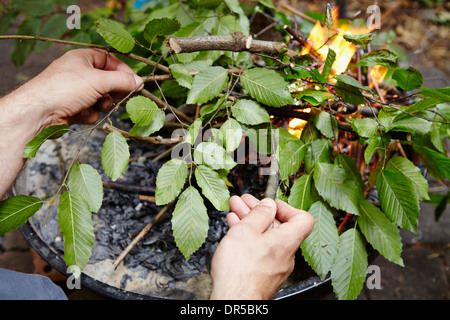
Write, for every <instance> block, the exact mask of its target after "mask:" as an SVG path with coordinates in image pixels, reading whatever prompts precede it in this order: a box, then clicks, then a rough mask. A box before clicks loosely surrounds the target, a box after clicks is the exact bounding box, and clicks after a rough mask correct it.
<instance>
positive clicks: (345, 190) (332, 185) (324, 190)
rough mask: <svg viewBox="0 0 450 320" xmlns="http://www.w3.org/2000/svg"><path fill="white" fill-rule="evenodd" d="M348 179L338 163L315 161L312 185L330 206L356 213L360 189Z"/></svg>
mask: <svg viewBox="0 0 450 320" xmlns="http://www.w3.org/2000/svg"><path fill="white" fill-rule="evenodd" d="M348 180H349V179H348V176H347V174H346V172H345V170H344V169H342V168H340V167H339V166H338V165H335V164H329V163H323V162H316V164H315V167H314V185H315V187H316V189H317V191H318V192H319V194H320V195H321V196H322V197H323V198H324V199H325V200H326V201H327V202H328V203H329V204H330V205H331V206H332V207H334V208H336V209H339V210H343V211H346V212H349V213H352V214H354V215H358V208H359V200H360V197H359V195H360V191H359V189H358V187H357V186H355V185H353V184H352V183H348Z"/></svg>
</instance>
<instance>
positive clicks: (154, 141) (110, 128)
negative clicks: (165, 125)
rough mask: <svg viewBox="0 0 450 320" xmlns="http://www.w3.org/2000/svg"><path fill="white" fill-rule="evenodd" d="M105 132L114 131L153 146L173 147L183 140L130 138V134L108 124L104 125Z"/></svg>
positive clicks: (158, 137) (159, 137) (180, 138)
mask: <svg viewBox="0 0 450 320" xmlns="http://www.w3.org/2000/svg"><path fill="white" fill-rule="evenodd" d="M103 130H104V131H106V132H112V131H117V132H119V133H120V134H121V135H122V136H123V137H124V138H126V139H131V140H137V141H143V142H148V143H151V144H166V145H171V144H176V143H179V142H180V141H181V140H183V139H184V138H183V137H179V138H178V139H172V138H163V137H161V136H157V137H141V136H130V134H129V133H128V132H126V131H124V130H121V129H119V128H116V127H114V126H112V125H110V124H108V123H105V124H104V125H103Z"/></svg>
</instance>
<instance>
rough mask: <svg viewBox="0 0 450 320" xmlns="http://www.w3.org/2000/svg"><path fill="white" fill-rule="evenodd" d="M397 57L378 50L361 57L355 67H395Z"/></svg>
mask: <svg viewBox="0 0 450 320" xmlns="http://www.w3.org/2000/svg"><path fill="white" fill-rule="evenodd" d="M397 61H398V57H397V55H396V54H395V53H393V52H391V51H389V50H386V49H380V50H375V51H371V52H369V53H366V54H365V55H363V56H362V57H361V59H360V60H359V62H358V63H357V64H355V66H356V67H362V66H365V67H371V66H375V65H380V66H384V67H388V68H391V67H396V66H397Z"/></svg>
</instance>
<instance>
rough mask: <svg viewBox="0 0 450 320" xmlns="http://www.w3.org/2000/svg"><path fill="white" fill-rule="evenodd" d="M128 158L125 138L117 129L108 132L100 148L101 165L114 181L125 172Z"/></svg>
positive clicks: (128, 153) (128, 152) (128, 151)
mask: <svg viewBox="0 0 450 320" xmlns="http://www.w3.org/2000/svg"><path fill="white" fill-rule="evenodd" d="M129 160H130V150H129V147H128V143H127V140H126V139H125V138H124V137H123V136H122V135H121V134H120V133H119V132H117V131H113V132H111V133H109V134H108V135H107V136H106V139H105V142H103V148H102V166H103V169H104V170H105V173H106V174H107V175H108V176H109V177H110V178H111V179H112V180H113V181H116V180H117V179H118V178H119V177H120V176H121V175H122V174H123V173H124V172H125V169H126V168H127V166H128V161H129Z"/></svg>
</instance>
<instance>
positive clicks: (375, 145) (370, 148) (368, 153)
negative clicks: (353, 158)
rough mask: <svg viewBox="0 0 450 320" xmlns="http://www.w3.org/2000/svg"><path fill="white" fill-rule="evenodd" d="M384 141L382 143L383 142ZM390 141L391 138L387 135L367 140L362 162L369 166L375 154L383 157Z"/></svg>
mask: <svg viewBox="0 0 450 320" xmlns="http://www.w3.org/2000/svg"><path fill="white" fill-rule="evenodd" d="M383 140H384V142H383ZM390 141H391V136H390V135H389V134H387V133H385V134H383V135H382V136H381V135H376V136H373V137H371V138H370V139H369V140H367V147H366V150H364V161H365V162H366V163H367V164H370V160H371V159H372V157H373V155H374V154H375V152H378V153H379V154H380V155H381V156H382V157H384V155H385V153H386V150H387V148H388V147H389V142H390Z"/></svg>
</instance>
